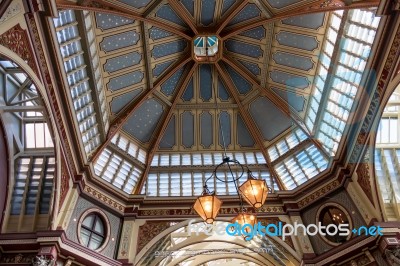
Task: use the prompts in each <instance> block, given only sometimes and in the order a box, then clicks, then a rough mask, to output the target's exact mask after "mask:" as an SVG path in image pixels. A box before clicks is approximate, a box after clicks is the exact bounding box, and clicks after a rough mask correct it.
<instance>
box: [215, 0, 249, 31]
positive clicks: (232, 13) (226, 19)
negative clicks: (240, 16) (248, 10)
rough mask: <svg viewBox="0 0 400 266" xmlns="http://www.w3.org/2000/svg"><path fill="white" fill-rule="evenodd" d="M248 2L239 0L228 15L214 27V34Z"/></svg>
mask: <svg viewBox="0 0 400 266" xmlns="http://www.w3.org/2000/svg"><path fill="white" fill-rule="evenodd" d="M248 2H249V1H248V0H243V1H239V3H238V4H237V5H236V6H235V8H234V9H233V10H232V12H229V14H228V16H227V17H226V18H225V19H224V20H223V21H221V22H220V23H219V24H218V25H217V26H216V27H215V28H216V32H215V34H217V35H219V34H220V33H221V31H222V30H223V29H224V28H225V26H226V25H227V24H228V23H229V21H231V20H232V19H233V18H234V17H235V16H236V15H237V13H239V12H240V11H241V10H242V9H243V8H244V7H245V6H246V5H247V3H248Z"/></svg>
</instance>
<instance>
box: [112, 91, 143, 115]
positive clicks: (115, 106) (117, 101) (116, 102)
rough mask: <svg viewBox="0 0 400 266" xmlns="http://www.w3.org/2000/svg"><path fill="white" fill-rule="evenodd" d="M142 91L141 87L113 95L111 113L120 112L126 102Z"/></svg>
mask: <svg viewBox="0 0 400 266" xmlns="http://www.w3.org/2000/svg"><path fill="white" fill-rule="evenodd" d="M142 91H143V88H140V89H136V90H133V91H130V92H127V93H125V94H122V95H119V96H116V97H114V98H113V100H112V101H111V111H112V112H113V113H118V112H120V111H121V110H122V109H123V108H124V107H125V106H126V105H127V104H128V103H130V102H132V101H133V100H134V99H135V98H136V97H137V96H138V95H139V94H140V93H141V92H142Z"/></svg>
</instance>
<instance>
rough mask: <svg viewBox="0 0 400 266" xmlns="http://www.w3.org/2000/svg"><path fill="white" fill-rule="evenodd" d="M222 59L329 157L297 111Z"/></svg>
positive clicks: (227, 59)
mask: <svg viewBox="0 0 400 266" xmlns="http://www.w3.org/2000/svg"><path fill="white" fill-rule="evenodd" d="M223 61H224V62H226V63H227V64H229V65H230V66H231V67H232V68H234V69H235V70H236V71H237V72H239V73H240V74H241V75H242V76H243V77H244V78H245V79H246V80H248V81H250V82H251V84H253V86H255V87H257V89H258V90H259V92H260V95H263V96H265V97H267V98H268V99H269V100H270V101H271V102H272V103H273V104H275V106H276V107H278V108H279V109H280V110H281V111H282V112H283V113H285V114H286V115H288V116H289V117H291V118H292V119H293V121H294V122H295V123H296V125H297V126H298V127H300V128H301V129H302V130H303V131H304V132H305V134H306V135H307V137H308V138H310V139H311V140H312V141H313V143H314V145H315V146H316V147H317V148H318V149H320V150H321V152H322V153H323V154H324V155H325V156H326V157H327V158H329V157H330V156H329V154H328V153H327V152H326V150H325V149H324V148H323V147H322V145H321V143H319V142H318V141H317V140H316V139H315V138H313V137H312V136H311V134H310V132H309V131H308V129H307V127H306V125H305V124H304V122H303V119H302V118H301V117H300V116H299V115H298V114H297V111H296V110H295V109H294V108H293V107H292V106H290V105H289V104H288V103H287V102H285V101H284V100H282V99H281V98H280V97H278V96H276V95H275V94H274V93H273V92H271V90H268V89H266V88H263V87H262V86H261V85H259V84H258V82H257V81H256V80H254V78H253V77H252V76H251V75H250V74H248V73H247V72H246V71H244V70H242V69H241V68H240V67H239V66H238V65H237V64H236V63H234V62H233V61H232V60H230V59H229V58H227V57H224V58H223Z"/></svg>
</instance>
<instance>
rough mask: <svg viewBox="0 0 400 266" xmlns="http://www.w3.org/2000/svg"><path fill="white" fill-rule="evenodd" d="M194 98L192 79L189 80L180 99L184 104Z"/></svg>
mask: <svg viewBox="0 0 400 266" xmlns="http://www.w3.org/2000/svg"><path fill="white" fill-rule="evenodd" d="M193 97H194V88H193V77H192V78H191V79H190V81H189V83H188V85H187V86H186V89H185V91H184V93H183V95H182V99H183V100H184V101H185V102H190V101H191V100H192V99H193Z"/></svg>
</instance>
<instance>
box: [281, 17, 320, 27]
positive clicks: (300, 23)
mask: <svg viewBox="0 0 400 266" xmlns="http://www.w3.org/2000/svg"><path fill="white" fill-rule="evenodd" d="M324 18H325V13H315V14H309V15H302V16H297V17H291V18H287V19H284V20H282V24H285V25H290V26H296V27H301V28H309V29H314V30H316V29H318V28H320V27H322V26H323V24H324Z"/></svg>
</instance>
